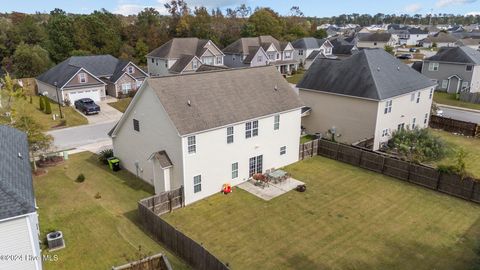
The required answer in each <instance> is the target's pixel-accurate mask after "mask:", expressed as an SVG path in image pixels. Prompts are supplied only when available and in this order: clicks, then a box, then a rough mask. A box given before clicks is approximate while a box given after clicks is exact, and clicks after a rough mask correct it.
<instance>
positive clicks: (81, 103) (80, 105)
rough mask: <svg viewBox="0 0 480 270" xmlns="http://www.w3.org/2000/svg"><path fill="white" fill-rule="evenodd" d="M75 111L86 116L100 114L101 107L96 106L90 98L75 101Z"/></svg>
mask: <svg viewBox="0 0 480 270" xmlns="http://www.w3.org/2000/svg"><path fill="white" fill-rule="evenodd" d="M75 109H77V110H79V111H81V112H83V113H84V114H85V115H88V114H97V113H99V112H100V106H98V105H97V104H95V102H94V101H93V100H91V99H90V98H81V99H78V100H76V101H75Z"/></svg>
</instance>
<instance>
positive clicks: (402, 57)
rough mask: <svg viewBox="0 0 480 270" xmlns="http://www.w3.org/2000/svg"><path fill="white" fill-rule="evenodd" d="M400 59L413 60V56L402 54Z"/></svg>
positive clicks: (399, 56)
mask: <svg viewBox="0 0 480 270" xmlns="http://www.w3.org/2000/svg"><path fill="white" fill-rule="evenodd" d="M397 58H398V59H412V58H413V57H412V55H411V54H409V53H404V54H400V55H398V56H397Z"/></svg>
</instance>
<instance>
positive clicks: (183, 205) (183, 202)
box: [180, 185, 185, 207]
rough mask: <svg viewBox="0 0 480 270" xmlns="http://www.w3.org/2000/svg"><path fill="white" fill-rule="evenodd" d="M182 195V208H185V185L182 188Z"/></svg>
mask: <svg viewBox="0 0 480 270" xmlns="http://www.w3.org/2000/svg"><path fill="white" fill-rule="evenodd" d="M180 195H181V199H180V205H181V206H182V207H185V190H184V187H183V185H181V186H180Z"/></svg>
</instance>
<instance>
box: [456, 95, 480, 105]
mask: <svg viewBox="0 0 480 270" xmlns="http://www.w3.org/2000/svg"><path fill="white" fill-rule="evenodd" d="M460 100H461V101H465V102H469V103H477V104H480V94H479V93H470V92H460Z"/></svg>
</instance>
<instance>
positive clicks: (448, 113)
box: [438, 105, 480, 123]
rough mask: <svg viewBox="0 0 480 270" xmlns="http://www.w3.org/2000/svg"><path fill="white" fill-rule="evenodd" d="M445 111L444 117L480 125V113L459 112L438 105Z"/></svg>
mask: <svg viewBox="0 0 480 270" xmlns="http://www.w3.org/2000/svg"><path fill="white" fill-rule="evenodd" d="M438 107H439V108H441V109H442V111H443V117H447V118H452V119H456V120H462V121H467V122H472V123H480V113H478V112H475V111H471V110H461V109H460V110H459V109H455V108H453V107H445V106H443V105H438Z"/></svg>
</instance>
